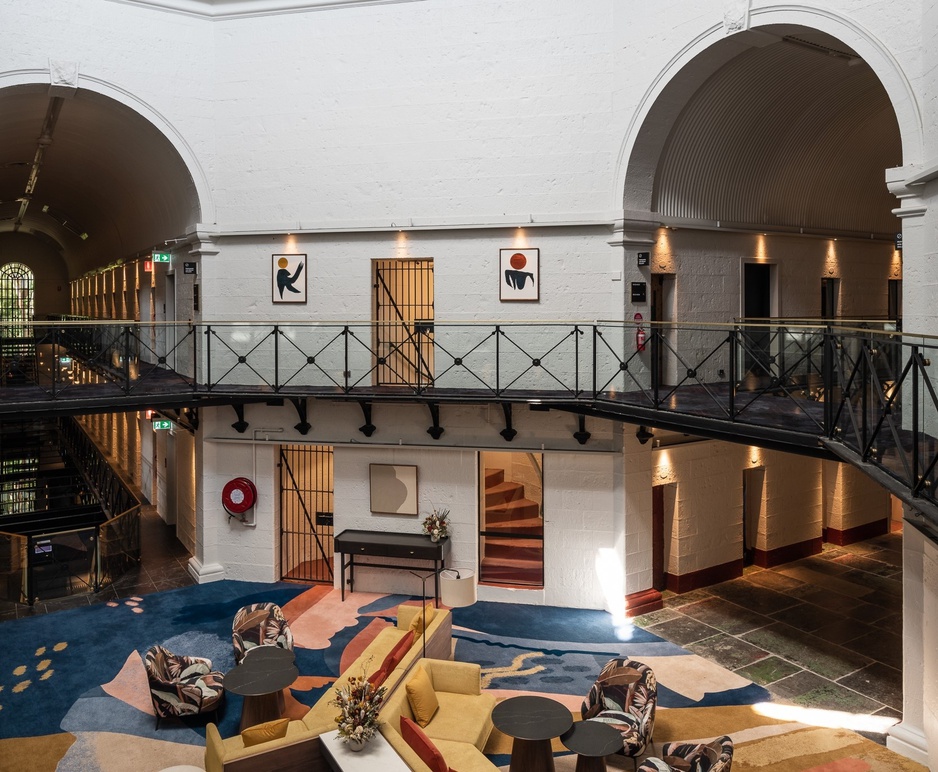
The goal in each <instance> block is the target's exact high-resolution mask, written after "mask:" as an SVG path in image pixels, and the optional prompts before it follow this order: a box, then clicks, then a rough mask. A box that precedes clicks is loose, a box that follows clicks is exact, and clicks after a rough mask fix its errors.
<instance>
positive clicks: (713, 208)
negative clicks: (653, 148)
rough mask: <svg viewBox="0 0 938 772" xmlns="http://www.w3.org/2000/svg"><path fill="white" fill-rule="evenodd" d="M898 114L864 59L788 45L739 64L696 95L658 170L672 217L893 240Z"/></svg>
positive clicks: (662, 208)
mask: <svg viewBox="0 0 938 772" xmlns="http://www.w3.org/2000/svg"><path fill="white" fill-rule="evenodd" d="M901 158H902V152H901V145H900V137H899V130H898V125H897V123H896V118H895V114H894V112H893V110H892V106H891V104H890V102H889V99H888V97H887V95H886V92H885V90H884V89H883V87H882V85H881V84H880V83H879V81H878V80H877V79H876V77H875V75H874V74H873V72H872V71H871V70H870V69H869V68H868V67H867V66H866V65H865V64H864V63H863V62H861V61H860V60H858V59H855V58H850V57H849V56H846V55H836V54H828V53H825V52H824V51H823V50H812V49H811V48H808V47H805V46H804V45H799V44H796V43H793V42H789V41H787V40H783V39H781V38H780V39H779V41H778V42H777V43H773V44H772V45H769V46H765V47H763V48H752V49H749V50H748V51H745V52H743V53H741V54H740V55H738V56H736V57H735V58H733V59H732V60H731V61H729V62H728V63H727V64H725V65H724V66H723V67H722V68H720V69H719V70H718V71H717V72H716V73H715V74H714V75H713V76H711V77H710V78H709V79H708V80H707V81H706V82H705V83H704V84H703V86H702V87H701V88H700V89H698V90H697V92H696V93H695V94H694V95H693V96H692V97H691V99H690V100H689V101H688V103H687V104H686V105H685V107H684V109H683V111H682V112H681V114H680V115H679V116H678V118H677V120H676V122H675V124H674V126H673V129H672V131H671V133H670V135H669V137H668V141H667V143H666V145H665V148H664V152H663V153H662V155H661V158H660V160H659V163H658V167H657V174H656V178H655V190H654V199H653V201H654V203H653V208H654V209H655V211H657V212H658V213H659V214H660V215H661V216H662V217H663V218H664V219H666V218H675V219H679V220H689V221H704V222H713V221H720V223H721V224H722V225H724V226H744V227H755V228H765V229H771V228H773V227H778V228H781V229H801V228H803V229H804V230H805V231H806V232H839V233H843V234H855V235H865V236H869V235H870V234H871V233H875V234H876V235H877V236H882V237H885V236H887V235H889V234H892V233H894V232H895V231H896V230H897V220H896V218H895V217H894V216H893V215H892V214H891V213H890V210H891V209H892V208H893V207H895V206H896V200H895V199H894V198H893V197H892V196H890V195H889V193H888V192H887V190H886V185H885V182H884V171H885V169H887V168H889V167H892V166H898V165H900V164H901Z"/></svg>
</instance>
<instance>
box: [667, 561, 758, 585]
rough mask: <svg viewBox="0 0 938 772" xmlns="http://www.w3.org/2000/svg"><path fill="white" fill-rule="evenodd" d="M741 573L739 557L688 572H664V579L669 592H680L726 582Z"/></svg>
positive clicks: (741, 563)
mask: <svg viewBox="0 0 938 772" xmlns="http://www.w3.org/2000/svg"><path fill="white" fill-rule="evenodd" d="M742 575H743V559H742V558H740V559H739V560H731V561H730V562H729V563H722V564H721V565H719V566H710V568H702V569H700V570H699V571H691V572H690V573H689V574H665V575H664V580H665V584H666V586H667V588H668V589H669V590H670V591H671V592H676V593H678V594H680V593H683V592H690V591H691V590H697V589H699V588H701V587H707V586H708V585H711V584H717V583H719V582H727V581H729V580H730V579H738V578H739V577H740V576H742Z"/></svg>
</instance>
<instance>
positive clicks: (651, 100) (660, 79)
mask: <svg viewBox="0 0 938 772" xmlns="http://www.w3.org/2000/svg"><path fill="white" fill-rule="evenodd" d="M773 25H797V26H799V27H803V28H807V29H813V30H817V31H820V32H823V33H826V34H828V35H830V36H832V37H834V38H836V39H838V40H840V41H842V42H843V43H844V44H845V45H846V46H848V47H849V48H851V49H853V50H854V51H855V52H856V53H857V54H858V55H859V56H860V58H861V59H863V61H864V62H866V64H867V65H869V67H870V68H871V69H872V70H873V72H874V73H875V75H876V77H877V78H878V79H879V81H880V83H881V84H882V86H883V88H884V89H885V91H886V93H887V94H888V97H889V99H890V102H891V104H892V107H893V109H894V110H895V114H896V118H897V122H898V126H899V132H900V135H901V142H902V155H903V164H905V165H906V166H908V165H914V164H916V163H921V162H922V160H923V154H924V146H925V140H924V126H923V122H922V113H921V109H920V105H919V103H918V100H917V98H916V95H915V92H914V89H913V88H912V84H911V83H910V81H909V78H908V77H907V76H906V74H905V72H904V71H903V70H902V67H901V66H900V64H899V62H898V61H897V60H896V58H895V57H894V56H893V55H892V53H891V52H890V51H889V50H888V48H887V47H886V46H885V45H884V44H883V42H882V41H880V40H879V39H878V38H876V36H875V35H873V34H872V33H871V32H870V31H869V30H867V29H865V28H864V27H862V26H861V25H859V24H858V23H856V22H854V21H852V20H849V19H847V18H845V17H843V16H840V15H838V14H836V13H834V12H833V11H829V10H826V9H821V8H811V7H807V6H803V7H793V6H790V5H784V6H783V5H776V6H768V7H765V8H759V9H753V10H751V11H750V12H749V14H748V16H747V17H746V18H745V19H744V20H743V25H742V26H743V27H745V29H743V30H742V31H740V32H733V33H731V34H728V33H727V28H726V25H725V24H724V23H719V24H715V25H713V26H711V27H709V28H708V29H706V30H704V31H702V32H701V34H699V35H698V36H697V37H696V38H694V39H693V40H692V41H691V42H689V43H688V44H687V45H686V46H685V47H684V48H683V49H681V50H680V51H679V52H678V53H677V54H676V55H675V56H674V57H673V58H672V59H671V60H670V61H669V62H668V64H667V65H666V66H665V67H664V68H663V69H662V70H661V72H659V73H658V75H657V76H656V77H655V78H654V79H653V81H652V83H651V84H650V85H649V87H648V89H647V90H646V92H645V94H644V95H643V96H642V99H641V101H640V102H639V105H638V107H637V109H636V110H635V112H634V113H633V115H632V118H631V121H630V123H629V125H628V127H627V129H626V134H625V138H624V140H623V143H622V146H621V148H620V152H619V157H618V162H617V167H616V182H615V188H614V190H615V196H616V197H617V200H616V201H615V202H614V206H616V207H618V206H620V205H622V206H624V209H625V210H626V212H627V213H628V212H649V211H651V210H652V197H653V187H654V181H655V173H656V168H657V163H658V160H659V158H660V157H661V154H662V152H663V150H664V147H665V143H666V142H667V138H668V135H669V131H670V128H671V126H673V125H674V122H675V121H676V120H677V117H678V115H679V113H680V111H681V109H682V108H683V106H684V105H685V104H686V103H687V101H688V99H690V97H691V95H693V93H694V92H695V91H696V90H697V89H698V88H700V86H701V85H702V84H703V83H704V81H706V80H707V79H708V78H709V77H710V76H711V75H713V74H714V73H715V72H716V71H717V70H718V69H719V68H720V67H721V66H722V65H724V64H726V63H727V62H728V61H729V60H731V59H732V58H733V57H735V56H737V55H738V54H739V53H741V52H742V51H744V50H746V49H748V48H750V47H751V46H752V45H753V44H754V43H753V41H752V40H751V36H753V35H757V34H758V33H759V29H760V28H763V27H770V26H773ZM747 36H749V37H748V39H747ZM883 184H884V186H885V180H884V183H883ZM619 196H621V198H619Z"/></svg>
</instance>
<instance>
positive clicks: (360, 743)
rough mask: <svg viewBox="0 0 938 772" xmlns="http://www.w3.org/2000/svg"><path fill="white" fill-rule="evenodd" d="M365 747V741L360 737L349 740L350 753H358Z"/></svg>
mask: <svg viewBox="0 0 938 772" xmlns="http://www.w3.org/2000/svg"><path fill="white" fill-rule="evenodd" d="M364 747H365V741H364V740H362V739H361V738H359V737H349V738H348V749H349V750H350V751H355V752H356V753H358V752H359V751H360V750H362V749H363V748H364Z"/></svg>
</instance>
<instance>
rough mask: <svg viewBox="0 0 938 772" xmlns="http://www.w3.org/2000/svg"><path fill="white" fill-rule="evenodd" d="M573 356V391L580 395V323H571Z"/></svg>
mask: <svg viewBox="0 0 938 772" xmlns="http://www.w3.org/2000/svg"><path fill="white" fill-rule="evenodd" d="M573 356H574V357H575V358H576V362H575V363H574V368H575V372H574V382H573V393H574V394H576V396H577V397H579V396H580V325H578V324H575V325H573Z"/></svg>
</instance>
